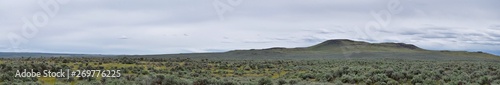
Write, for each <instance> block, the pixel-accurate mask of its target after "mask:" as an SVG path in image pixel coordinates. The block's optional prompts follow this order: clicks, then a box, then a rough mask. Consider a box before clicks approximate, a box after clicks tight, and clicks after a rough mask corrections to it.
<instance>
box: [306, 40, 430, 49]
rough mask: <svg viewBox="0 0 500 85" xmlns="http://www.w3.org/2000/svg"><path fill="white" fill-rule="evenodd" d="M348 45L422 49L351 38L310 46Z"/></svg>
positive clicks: (402, 44)
mask: <svg viewBox="0 0 500 85" xmlns="http://www.w3.org/2000/svg"><path fill="white" fill-rule="evenodd" d="M342 46H345V47H348V46H358V47H359V46H375V47H389V48H403V49H411V50H421V48H419V47H417V46H415V45H412V44H405V43H368V42H363V41H353V40H349V39H334V40H327V41H325V42H322V43H320V44H317V45H314V46H311V47H310V48H320V49H329V48H338V47H342Z"/></svg>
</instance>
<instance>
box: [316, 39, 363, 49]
mask: <svg viewBox="0 0 500 85" xmlns="http://www.w3.org/2000/svg"><path fill="white" fill-rule="evenodd" d="M368 44H369V43H367V42H362V41H353V40H349V39H334V40H327V41H325V42H322V43H320V44H317V45H314V46H311V47H312V48H318V47H331V46H351V45H368Z"/></svg>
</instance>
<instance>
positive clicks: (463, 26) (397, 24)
mask: <svg viewBox="0 0 500 85" xmlns="http://www.w3.org/2000/svg"><path fill="white" fill-rule="evenodd" d="M37 1H38V0H35V1H19V0H2V1H0V16H1V17H0V34H2V37H0V51H7V52H10V51H18V52H63V53H92V54H165V53H190V52H222V51H228V50H233V49H257V48H269V47H305V46H310V45H314V44H317V43H320V42H322V41H324V40H329V39H340V38H342V39H353V40H363V41H369V42H402V43H410V44H415V45H417V46H419V47H422V48H425V49H431V50H444V49H448V50H467V51H485V52H490V53H495V54H497V55H498V54H500V49H498V48H500V10H498V9H497V8H500V6H499V5H497V4H495V3H500V1H498V0H481V1H471V0H440V1H433V0H397V1H399V6H400V7H402V10H401V11H400V12H399V13H397V14H393V15H391V19H390V20H391V21H390V22H389V23H387V26H384V27H382V28H380V29H366V28H365V26H366V25H367V23H368V22H370V21H376V20H377V19H376V18H377V17H374V16H373V15H372V14H371V13H372V12H378V11H380V10H386V9H387V6H388V4H389V5H390V2H391V1H396V0H377V1H365V0H349V1H345V0H315V1H305V0H272V1H269V0H240V1H241V2H240V3H239V4H236V5H231V3H230V2H228V1H238V0H195V1H182V0H168V1H137V0H105V1H103V0H69V2H68V3H66V4H60V9H59V11H58V13H57V15H55V16H54V17H51V18H50V21H49V22H48V23H47V24H46V25H45V26H43V27H39V28H38V30H39V31H38V33H37V34H36V35H35V36H33V38H30V39H28V41H26V42H25V43H21V44H20V45H19V46H18V47H17V48H13V46H12V44H11V42H10V40H9V38H8V37H7V36H8V34H9V33H15V34H21V33H22V31H23V30H22V28H23V27H22V26H23V25H24V24H25V23H24V22H23V21H22V18H23V17H26V18H28V19H31V18H32V16H33V15H34V14H36V13H37V12H40V11H43V8H42V7H40V6H39V4H38V3H37ZM40 1H51V0H40ZM215 1H219V2H221V3H222V4H225V5H228V6H230V8H231V9H232V10H227V11H225V12H224V13H223V14H222V15H221V14H220V12H217V10H218V9H217V8H214V7H216V6H215V5H214V2H215ZM221 17H222V18H223V20H222V19H221Z"/></svg>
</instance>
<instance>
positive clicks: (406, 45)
mask: <svg viewBox="0 0 500 85" xmlns="http://www.w3.org/2000/svg"><path fill="white" fill-rule="evenodd" d="M374 45H377V46H383V47H394V48H407V49H413V50H422V48H420V47H417V46H415V45H413V44H406V43H376V44H374Z"/></svg>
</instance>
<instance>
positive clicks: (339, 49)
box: [137, 39, 500, 60]
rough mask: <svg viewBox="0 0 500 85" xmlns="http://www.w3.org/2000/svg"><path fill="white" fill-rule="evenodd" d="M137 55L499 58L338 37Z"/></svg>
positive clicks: (234, 57)
mask: <svg viewBox="0 0 500 85" xmlns="http://www.w3.org/2000/svg"><path fill="white" fill-rule="evenodd" d="M137 57H184V58H186V57H187V58H207V59H247V60H254V59H264V60H265V59H384V58H388V59H415V60H500V57H499V56H496V55H492V54H488V53H483V52H466V51H445V50H442V51H436V50H426V49H422V48H419V47H417V46H415V45H412V44H405V43H368V42H362V41H353V40H348V39H335V40H328V41H325V42H322V43H320V44H317V45H313V46H310V47H298V48H283V47H274V48H268V49H250V50H233V51H228V52H222V53H192V54H165V55H145V56H137Z"/></svg>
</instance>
